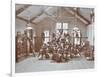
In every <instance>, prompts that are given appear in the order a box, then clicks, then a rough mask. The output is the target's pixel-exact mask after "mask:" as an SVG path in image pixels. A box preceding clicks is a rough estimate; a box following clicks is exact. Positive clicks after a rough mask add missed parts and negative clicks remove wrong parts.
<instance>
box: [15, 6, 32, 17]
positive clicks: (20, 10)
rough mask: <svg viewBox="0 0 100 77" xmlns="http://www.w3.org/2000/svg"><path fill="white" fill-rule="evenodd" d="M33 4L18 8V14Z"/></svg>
mask: <svg viewBox="0 0 100 77" xmlns="http://www.w3.org/2000/svg"><path fill="white" fill-rule="evenodd" d="M30 6H31V5H24V6H23V7H22V8H20V9H18V10H17V11H16V16H17V15H18V14H20V13H21V12H23V11H24V10H25V9H27V8H28V7H30Z"/></svg>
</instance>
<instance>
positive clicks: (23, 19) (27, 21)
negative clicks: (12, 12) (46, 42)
mask: <svg viewBox="0 0 100 77" xmlns="http://www.w3.org/2000/svg"><path fill="white" fill-rule="evenodd" d="M16 18H18V19H20V20H22V21H25V22H26V23H29V22H30V23H32V24H34V25H37V24H36V23H34V22H31V21H29V20H27V19H25V18H22V17H19V16H16Z"/></svg>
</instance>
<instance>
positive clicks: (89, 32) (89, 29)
mask: <svg viewBox="0 0 100 77" xmlns="http://www.w3.org/2000/svg"><path fill="white" fill-rule="evenodd" d="M87 36H88V41H89V42H90V44H91V45H94V23H92V24H90V25H88V27H87Z"/></svg>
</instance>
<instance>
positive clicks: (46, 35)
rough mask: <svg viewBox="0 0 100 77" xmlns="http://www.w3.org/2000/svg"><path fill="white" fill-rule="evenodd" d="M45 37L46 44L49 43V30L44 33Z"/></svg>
mask: <svg viewBox="0 0 100 77" xmlns="http://www.w3.org/2000/svg"><path fill="white" fill-rule="evenodd" d="M44 36H45V38H44V43H47V42H49V30H45V31H44Z"/></svg>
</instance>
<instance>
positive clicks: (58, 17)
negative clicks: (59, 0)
mask: <svg viewBox="0 0 100 77" xmlns="http://www.w3.org/2000/svg"><path fill="white" fill-rule="evenodd" d="M94 10H95V9H94V8H86V7H75V6H74V7H67V6H50V5H32V4H15V73H27V72H45V71H63V70H66V71H67V70H80V69H94V64H95V62H94V61H95V46H94V42H95V35H94V22H95V21H94V19H95V12H94Z"/></svg>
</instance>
